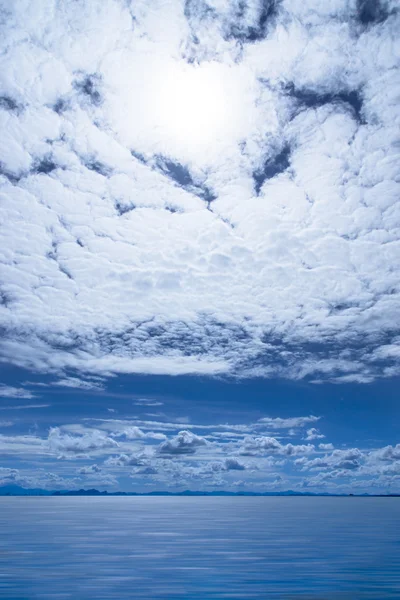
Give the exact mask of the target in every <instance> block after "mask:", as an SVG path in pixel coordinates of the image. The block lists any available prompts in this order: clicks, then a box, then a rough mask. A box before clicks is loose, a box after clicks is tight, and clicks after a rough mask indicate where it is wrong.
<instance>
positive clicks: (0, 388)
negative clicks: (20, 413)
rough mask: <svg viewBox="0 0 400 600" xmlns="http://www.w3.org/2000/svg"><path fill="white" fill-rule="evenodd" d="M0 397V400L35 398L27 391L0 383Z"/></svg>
mask: <svg viewBox="0 0 400 600" xmlns="http://www.w3.org/2000/svg"><path fill="white" fill-rule="evenodd" d="M0 396H1V397H2V398H24V399H28V400H30V399H32V398H36V396H35V394H32V392H30V391H29V390H25V389H24V388H16V387H13V386H10V385H4V384H1V383H0Z"/></svg>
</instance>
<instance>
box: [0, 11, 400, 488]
mask: <svg viewBox="0 0 400 600" xmlns="http://www.w3.org/2000/svg"><path fill="white" fill-rule="evenodd" d="M397 4H398V3H397V1H396V0H379V1H378V0H377V1H373V2H372V1H371V0H330V1H329V2H326V0H310V1H309V2H307V3H304V2H302V1H300V0H265V1H264V2H261V1H260V0H246V1H244V2H243V1H242V0H241V1H240V2H239V0H207V1H206V0H170V1H167V2H165V1H164V0H160V1H159V0H152V1H151V2H150V1H149V0H138V1H135V2H133V1H130V0H103V1H102V2H101V3H99V2H97V1H95V0H93V1H88V0H85V1H83V0H79V1H75V0H74V1H72V0H62V1H61V2H55V0H46V1H43V0H40V1H39V0H37V1H33V2H32V1H30V2H26V1H25V0H16V2H13V3H7V2H5V3H0V16H1V17H2V19H1V22H2V23H3V25H2V27H3V30H2V39H1V42H0V45H1V53H0V73H1V75H0V131H1V136H0V210H1V217H0V218H1V224H2V228H1V231H0V328H1V329H0V331H1V339H0V360H1V371H0V374H1V386H0V409H1V414H0V436H1V437H0V443H1V453H2V454H1V456H2V459H1V460H2V464H1V465H0V467H1V469H2V470H1V471H0V482H1V483H5V484H6V483H10V482H15V483H19V484H20V485H24V486H25V487H35V486H39V487H46V488H47V489H65V488H68V487H76V486H79V487H87V486H96V487H102V488H106V489H137V490H147V489H149V490H150V489H182V488H190V489H221V488H224V489H257V490H266V491H268V490H275V489H288V488H293V489H311V490H313V491H377V490H380V491H381V490H387V489H392V490H394V489H397V490H398V489H399V488H398V485H399V484H398V482H399V477H400V446H399V441H400V440H399V439H398V438H397V437H396V435H397V433H396V423H397V422H398V409H397V407H396V403H397V396H396V394H397V389H398V378H399V376H400V360H399V359H400V332H399V326H398V323H399V308H400V283H399V282H400V277H399V268H398V265H399V264H400V261H399V258H400V236H399V231H400V213H399V202H398V200H399V192H400V182H399V177H398V173H399V147H400V146H399V142H400V140H399V131H400V129H399V125H400V114H399V106H398V97H399V93H400V74H399V68H398V65H399V58H400V42H399V36H398V31H399V18H400V15H399V11H398V6H397Z"/></svg>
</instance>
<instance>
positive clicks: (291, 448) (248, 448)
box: [239, 436, 314, 456]
mask: <svg viewBox="0 0 400 600" xmlns="http://www.w3.org/2000/svg"><path fill="white" fill-rule="evenodd" d="M313 451H314V446H313V445H312V444H297V445H293V444H281V442H279V441H278V440H277V439H276V438H273V437H268V436H259V437H253V436H246V437H245V438H244V440H243V444H242V446H241V447H240V450H239V453H240V454H241V455H243V456H257V455H268V454H283V455H286V456H295V455H297V454H309V453H310V452H313Z"/></svg>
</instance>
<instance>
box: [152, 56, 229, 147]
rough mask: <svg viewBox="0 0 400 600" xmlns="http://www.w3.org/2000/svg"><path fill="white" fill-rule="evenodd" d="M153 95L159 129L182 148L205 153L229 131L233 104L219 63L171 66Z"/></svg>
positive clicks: (160, 77)
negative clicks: (194, 149)
mask: <svg viewBox="0 0 400 600" xmlns="http://www.w3.org/2000/svg"><path fill="white" fill-rule="evenodd" d="M154 93H155V95H154V101H153V111H154V117H155V122H156V127H157V129H158V131H159V133H160V134H161V135H162V136H164V137H165V138H166V139H168V140H170V142H171V143H172V144H174V145H177V146H179V147H180V148H181V149H185V148H186V149H187V150H190V149H191V148H193V147H196V148H197V150H204V151H206V150H207V148H210V147H211V146H212V145H215V144H217V143H218V140H219V139H220V138H221V136H222V135H223V134H224V131H226V130H227V128H229V125H230V119H231V110H230V109H231V105H230V102H229V95H228V93H227V88H226V85H225V83H224V77H223V76H222V73H221V69H220V65H219V64H218V63H213V62H209V63H202V64H200V65H192V64H186V63H178V62H176V63H171V64H170V65H169V66H168V68H167V69H166V70H165V71H164V72H163V73H160V76H159V81H158V82H157V86H156V89H155V90H154Z"/></svg>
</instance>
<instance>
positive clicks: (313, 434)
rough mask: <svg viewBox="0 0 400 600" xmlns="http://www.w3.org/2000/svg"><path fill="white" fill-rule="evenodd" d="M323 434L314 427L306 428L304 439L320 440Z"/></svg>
mask: <svg viewBox="0 0 400 600" xmlns="http://www.w3.org/2000/svg"><path fill="white" fill-rule="evenodd" d="M324 437H325V436H324V435H323V434H322V433H321V432H320V431H319V430H318V429H316V428H315V427H311V428H310V429H307V435H306V436H305V438H304V439H305V440H308V441H310V440H320V439H322V438H324Z"/></svg>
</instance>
